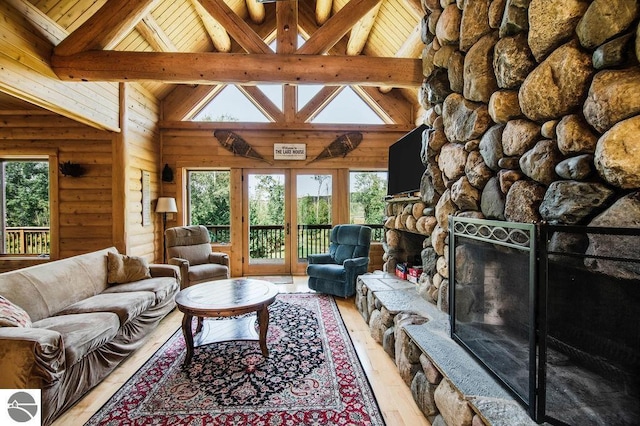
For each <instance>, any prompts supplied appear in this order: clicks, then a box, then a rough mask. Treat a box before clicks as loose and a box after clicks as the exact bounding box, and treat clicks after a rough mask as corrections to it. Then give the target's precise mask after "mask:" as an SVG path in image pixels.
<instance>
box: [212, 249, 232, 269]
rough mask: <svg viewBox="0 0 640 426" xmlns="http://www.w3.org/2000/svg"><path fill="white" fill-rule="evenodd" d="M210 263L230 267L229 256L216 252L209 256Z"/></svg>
mask: <svg viewBox="0 0 640 426" xmlns="http://www.w3.org/2000/svg"><path fill="white" fill-rule="evenodd" d="M209 263H218V264H220V265H225V266H229V255H228V254H227V253H222V252H219V251H214V252H211V253H210V254H209Z"/></svg>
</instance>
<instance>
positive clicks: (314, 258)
mask: <svg viewBox="0 0 640 426" xmlns="http://www.w3.org/2000/svg"><path fill="white" fill-rule="evenodd" d="M329 238H330V244H329V253H323V254H312V255H309V256H308V261H309V264H308V266H307V275H308V276H309V288H310V289H312V290H315V291H318V292H320V293H326V294H331V295H334V296H340V297H350V296H353V295H354V294H355V293H356V278H357V277H358V275H361V274H364V273H366V272H367V268H368V267H369V247H370V246H371V228H369V227H368V226H363V225H336V226H335V227H334V228H333V229H332V230H331V235H330V237H329Z"/></svg>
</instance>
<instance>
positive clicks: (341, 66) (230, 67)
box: [51, 51, 423, 87]
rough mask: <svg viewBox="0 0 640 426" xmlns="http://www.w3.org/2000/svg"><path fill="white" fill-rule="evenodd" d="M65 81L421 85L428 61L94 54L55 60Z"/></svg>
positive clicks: (252, 55)
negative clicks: (423, 70) (423, 64)
mask: <svg viewBox="0 0 640 426" xmlns="http://www.w3.org/2000/svg"><path fill="white" fill-rule="evenodd" d="M51 63H52V66H53V70H54V72H55V73H56V75H58V77H59V78H60V79H61V80H63V81H120V82H127V81H161V82H165V83H193V84H219V83H232V84H257V83H261V82H263V83H265V82H271V83H284V84H286V83H289V84H299V83H302V84H304V83H308V84H328V85H351V84H360V85H365V86H385V85H388V86H393V87H417V86H419V85H420V84H421V83H422V79H423V76H422V61H421V60H419V59H409V58H379V57H369V56H362V55H360V56H333V55H298V54H294V55H275V54H251V55H247V54H241V53H240V54H238V53H157V52H120V51H90V52H82V53H78V54H76V55H73V56H57V55H54V56H52V58H51Z"/></svg>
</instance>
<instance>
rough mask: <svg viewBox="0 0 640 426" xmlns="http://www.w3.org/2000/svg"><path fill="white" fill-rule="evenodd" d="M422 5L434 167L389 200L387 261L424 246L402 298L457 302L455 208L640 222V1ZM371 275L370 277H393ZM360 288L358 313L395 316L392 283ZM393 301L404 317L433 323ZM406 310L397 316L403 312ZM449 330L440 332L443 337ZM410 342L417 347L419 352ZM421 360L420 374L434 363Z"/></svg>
mask: <svg viewBox="0 0 640 426" xmlns="http://www.w3.org/2000/svg"><path fill="white" fill-rule="evenodd" d="M421 5H422V8H423V11H424V17H423V19H422V25H421V28H422V31H421V35H422V41H423V42H424V43H425V48H424V50H423V54H422V60H423V74H424V76H425V79H424V82H423V85H422V88H421V90H420V92H419V97H418V100H419V102H420V104H421V105H422V107H423V108H424V112H423V113H422V115H421V119H420V120H419V124H422V123H424V124H426V125H427V126H428V128H427V130H425V132H424V133H423V149H422V153H421V157H422V161H423V163H424V164H425V166H426V171H425V173H424V175H423V177H422V182H421V189H420V193H419V194H398V196H397V197H394V198H392V199H390V200H388V204H387V220H386V222H385V228H386V229H387V231H386V235H385V255H384V261H385V266H384V270H385V271H389V272H392V271H393V270H394V269H395V265H396V263H397V262H402V261H406V260H409V259H412V258H413V257H415V255H416V254H417V253H419V254H420V256H421V258H422V263H423V268H424V273H423V274H422V276H421V277H420V280H419V285H418V287H417V289H415V291H416V293H415V295H413V294H412V295H411V297H410V298H409V299H410V300H409V301H407V303H409V302H411V303H420V304H422V301H426V302H427V303H429V304H431V306H430V309H431V308H434V307H435V308H436V309H435V310H436V311H440V312H442V313H446V312H448V310H449V306H448V300H449V297H448V291H449V275H448V265H449V258H448V257H449V255H448V252H449V250H448V239H449V236H448V220H449V216H450V215H455V216H463V217H472V218H486V219H493V220H506V221H512V222H524V223H532V222H540V221H543V220H544V221H547V222H549V223H553V224H567V225H586V226H590V225H592V226H609V227H633V228H637V227H640V192H639V191H638V190H639V189H640V65H639V63H638V59H639V58H640V27H639V22H638V18H639V16H640V12H639V8H640V6H639V4H638V1H637V0H591V1H589V0H584V1H583V0H457V1H456V0H421ZM638 278H640V277H638ZM376 280H377V281H376V285H374V287H376V286H377V285H379V281H381V280H382V281H381V282H384V283H385V284H384V285H387V284H388V282H390V281H389V280H395V278H393V277H391V276H387V277H386V278H380V279H376ZM369 284H371V283H369ZM361 287H363V289H364V290H363V291H364V292H365V295H366V299H367V300H368V301H369V302H368V303H369V308H372V306H375V309H373V310H369V314H365V313H363V316H365V318H369V316H370V315H373V317H376V316H377V314H374V313H372V312H375V311H376V310H381V309H382V311H381V312H383V313H382V314H381V315H382V317H383V318H385V322H386V323H388V322H389V321H390V320H389V318H388V316H389V315H390V314H389V313H388V312H387V311H388V309H389V308H388V307H385V304H384V303H383V302H382V301H381V300H380V299H381V298H382V299H385V298H386V297H391V296H390V295H391V294H392V293H389V295H387V296H383V294H385V293H382V291H383V290H379V291H375V290H374V291H372V293H373V295H370V293H371V292H369V291H367V288H368V287H367V285H366V284H365V285H362V286H361ZM383 287H384V286H383ZM384 291H392V292H393V291H396V290H390V289H386V290H384ZM377 293H379V296H380V297H378V296H374V295H375V294H377ZM365 295H360V296H359V297H361V298H362V299H364V298H365ZM369 299H372V300H369ZM393 306H395V308H397V310H396V313H397V314H398V315H400V316H405V315H408V316H410V317H413V318H414V320H416V321H418V322H421V321H422V322H424V321H425V319H424V317H423V318H422V319H419V318H416V316H415V315H412V314H406V313H403V312H405V311H406V310H403V309H401V308H400V306H399V305H397V304H396V305H393ZM359 308H362V311H361V312H365V310H364V307H360V306H359ZM398 315H391V317H395V318H397V320H395V321H396V322H397V321H398V320H400V319H398ZM445 316H446V314H445ZM418 317H419V316H418ZM433 318H434V319H436V321H433V320H430V321H429V323H433V325H431V326H429V327H435V328H437V324H438V323H441V321H440V320H437V318H436V316H435V314H433ZM376 321H378V320H376ZM402 321H404V322H407V321H409V320H406V319H403V320H402ZM391 322H394V321H391ZM370 324H371V323H370ZM412 327H416V326H407V327H406V330H411V328H412ZM446 328H447V326H446V325H442V327H441V328H440V329H439V331H434V332H433V333H432V334H433V336H442V335H448V333H446V332H445V331H443V330H445V329H446ZM373 329H374V328H372V330H373ZM405 334H406V333H405ZM402 336H403V334H400V335H399V337H401V339H402ZM433 336H432V337H433ZM409 340H411V339H409ZM381 341H382V340H381ZM411 341H412V342H413V343H412V344H409V345H408V348H413V349H416V348H419V349H422V350H424V351H421V352H420V353H421V354H422V355H425V356H427V355H429V356H432V354H431V353H430V351H434V349H428V350H427V345H424V346H423V345H421V344H420V345H418V344H416V342H415V341H413V340H411ZM414 345H415V347H414ZM413 349H410V350H409V352H408V353H413V354H414V355H416V354H417V353H414V352H415V351H413ZM412 351H413V352H412ZM410 357H411V356H410ZM417 357H418V358H420V355H418V356H417ZM401 358H402V357H401ZM434 358H435V356H434ZM427 359H431V358H429V357H427ZM414 361H415V359H414ZM433 361H434V359H431V361H430V362H431V363H432V364H433ZM463 364H465V365H467V363H466V361H463ZM426 367H427V368H424V369H423V370H424V372H425V374H426V372H427V370H429V369H430V368H431V367H433V365H431V366H429V364H427V365H426ZM403 368H404V367H400V365H399V369H400V370H401V374H404V373H403V371H402V369H403ZM435 370H436V371H438V370H437V368H436V369H435ZM429 371H431V370H429ZM429 383H431V382H429ZM431 384H432V385H433V383H431ZM454 388H455V387H454ZM455 389H457V390H456V392H457V393H458V395H461V394H465V393H464V392H463V391H462V390H461V389H460V388H455ZM453 405H455V404H453ZM460 406H465V407H469V406H468V405H467V404H466V403H465V404H460ZM476 409H477V407H476V406H474V410H472V413H476V415H475V416H471V417H468V416H467V415H466V414H465V415H464V416H463V417H462V418H464V421H462V422H461V423H458V422H457V421H455V422H454V423H452V424H470V423H467V420H469V419H473V421H474V422H476V423H475V424H478V423H477V422H478V421H480V420H482V418H483V415H478V411H477V410H476ZM462 411H464V410H462ZM467 414H468V413H467ZM499 417H500V416H499ZM443 418H444V416H443ZM456 418H458V420H460V419H461V417H456ZM485 420H486V419H485ZM449 421H452V420H451V418H449ZM469 421H471V420H469ZM489 423H492V424H500V422H491V421H490V422H489ZM503 424H514V423H510V422H506V423H503Z"/></svg>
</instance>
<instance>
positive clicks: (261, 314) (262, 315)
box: [258, 306, 269, 357]
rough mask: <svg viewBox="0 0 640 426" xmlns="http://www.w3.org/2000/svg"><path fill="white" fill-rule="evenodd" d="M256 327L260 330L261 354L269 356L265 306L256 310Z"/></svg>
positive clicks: (267, 319)
mask: <svg viewBox="0 0 640 426" xmlns="http://www.w3.org/2000/svg"><path fill="white" fill-rule="evenodd" d="M258 329H259V331H260V349H262V355H264V356H265V357H267V356H269V348H267V330H268V329H269V309H267V307H266V306H265V307H264V308H263V309H260V310H259V311H258Z"/></svg>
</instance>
